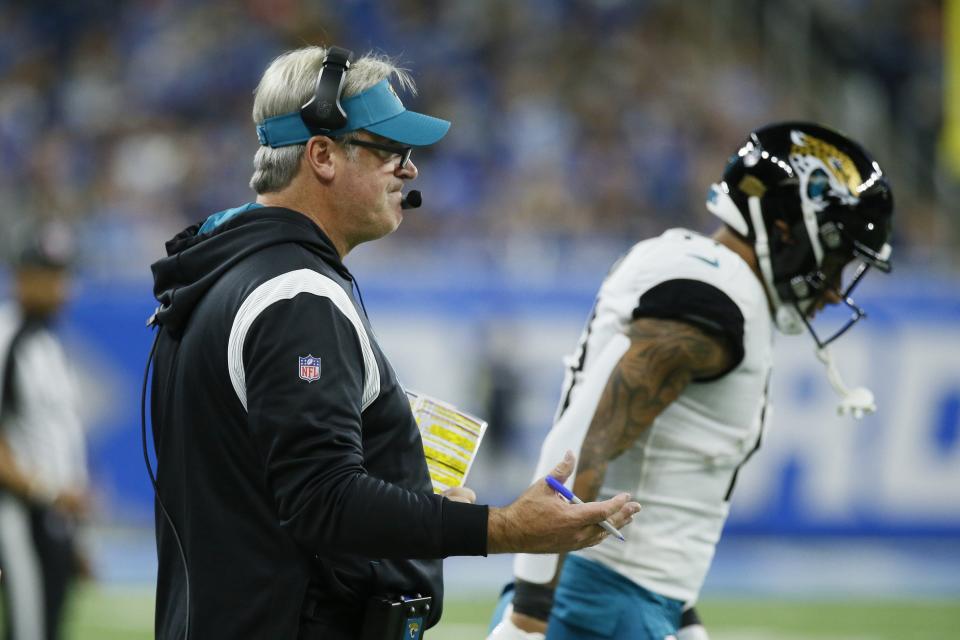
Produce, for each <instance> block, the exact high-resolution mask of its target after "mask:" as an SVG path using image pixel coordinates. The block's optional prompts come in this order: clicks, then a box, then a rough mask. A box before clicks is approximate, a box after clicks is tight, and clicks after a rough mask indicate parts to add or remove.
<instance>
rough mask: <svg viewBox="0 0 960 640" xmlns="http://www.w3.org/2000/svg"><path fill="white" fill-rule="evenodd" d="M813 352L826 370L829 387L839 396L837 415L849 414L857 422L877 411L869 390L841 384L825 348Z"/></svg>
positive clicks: (841, 380)
mask: <svg viewBox="0 0 960 640" xmlns="http://www.w3.org/2000/svg"><path fill="white" fill-rule="evenodd" d="M815 352H816V354H817V359H818V360H820V362H822V363H823V365H824V366H825V367H826V368H827V379H828V380H830V386H831V387H833V390H834V391H836V392H837V394H839V396H840V404H838V405H837V413H838V414H839V415H841V416H842V415H845V414H847V413H849V414H850V415H852V416H853V417H854V418H856V419H858V420H859V419H860V418H862V417H863V416H865V415H867V414H870V413H873V412H874V411H876V410H877V403H876V402H875V401H874V398H873V392H872V391H870V389H867V388H866V387H856V388H855V389H848V388H847V386H846V385H845V384H843V379H842V378H841V377H840V372H839V371H837V367H836V365H835V364H834V363H833V358H832V357H831V356H830V352H829V351H828V350H827V348H826V347H823V348H821V349H816V350H815Z"/></svg>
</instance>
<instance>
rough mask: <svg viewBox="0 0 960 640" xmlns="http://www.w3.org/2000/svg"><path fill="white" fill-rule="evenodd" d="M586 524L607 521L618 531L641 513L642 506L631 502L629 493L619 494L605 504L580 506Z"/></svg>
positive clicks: (596, 503) (605, 501) (594, 503)
mask: <svg viewBox="0 0 960 640" xmlns="http://www.w3.org/2000/svg"><path fill="white" fill-rule="evenodd" d="M578 508H579V509H581V510H582V511H581V517H582V519H583V522H584V523H588V524H592V525H596V524H597V523H598V522H602V521H604V520H607V521H608V522H610V524H612V525H613V526H614V527H616V528H617V529H619V528H621V527H623V526H624V525H626V524H628V523H629V522H630V521H631V520H632V519H633V516H634V515H636V514H637V512H639V511H640V509H641V505H640V503H638V502H634V501H632V500H630V495H629V494H627V493H621V494H618V495H616V496H614V497H612V498H610V499H608V500H604V501H603V502H592V503H587V504H584V505H578Z"/></svg>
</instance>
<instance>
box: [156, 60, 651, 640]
mask: <svg viewBox="0 0 960 640" xmlns="http://www.w3.org/2000/svg"><path fill="white" fill-rule="evenodd" d="M391 79H392V80H393V81H394V82H395V83H396V84H397V85H398V87H399V88H400V89H408V90H410V89H412V88H413V85H412V81H411V80H410V78H409V76H408V75H407V74H405V73H404V72H402V71H400V70H398V69H396V68H395V67H394V66H393V65H392V64H391V63H390V61H389V60H387V59H385V58H381V57H374V56H365V57H362V58H360V59H359V60H356V61H354V62H352V63H351V62H350V60H349V52H346V51H344V50H341V49H337V48H335V47H334V48H331V49H330V50H329V51H328V50H326V49H322V48H319V47H308V48H304V49H299V50H296V51H292V52H288V53H286V54H284V55H282V56H280V57H279V58H277V59H276V60H274V62H273V63H272V64H271V65H270V67H269V68H268V69H267V70H266V72H265V73H264V75H263V78H262V79H261V81H260V84H259V86H258V87H257V90H256V95H255V98H254V106H253V119H254V121H255V122H256V123H257V130H258V136H259V139H260V143H261V147H260V149H259V150H258V152H257V154H256V157H255V159H254V167H255V171H254V174H253V178H252V179H251V186H252V187H253V189H254V190H255V191H256V192H257V194H258V195H257V199H256V202H255V203H250V204H247V205H243V206H240V207H236V208H234V209H230V210H227V211H223V212H220V213H218V214H215V215H212V216H210V217H208V218H207V219H206V220H205V221H204V222H203V223H202V224H198V225H194V226H192V227H190V228H188V229H186V230H185V231H183V232H182V233H180V234H179V235H177V236H176V237H175V238H174V239H173V240H171V241H170V242H169V243H168V244H167V251H168V254H169V257H167V258H164V259H162V260H160V261H159V262H157V263H156V264H154V265H153V271H154V275H155V280H156V282H155V294H156V296H157V299H158V300H159V301H160V303H161V306H160V308H159V310H158V312H157V314H156V316H155V318H156V321H157V322H158V323H159V325H160V327H161V330H160V331H159V333H158V338H157V342H156V345H155V349H156V365H155V369H154V374H153V384H152V415H153V425H154V443H155V447H156V452H157V458H158V496H157V497H158V500H157V507H158V517H157V548H158V555H159V575H158V582H157V615H156V634H157V637H158V638H161V639H163V640H167V639H173V638H178V639H179V638H184V637H193V638H202V639H203V640H209V639H213V640H216V639H220V638H231V639H232V638H238V639H239V638H271V639H274V638H276V639H282V638H289V639H294V638H302V639H307V638H311V639H313V638H316V639H320V638H323V639H325V640H337V639H341V638H342V639H347V638H351V639H352V638H359V637H360V634H361V633H363V634H365V635H364V637H371V634H372V635H373V637H387V636H386V635H384V634H387V633H389V634H393V633H396V636H393V635H391V636H390V637H399V634H400V632H401V630H402V631H403V632H404V633H407V631H408V630H409V631H412V632H414V633H413V634H412V635H409V636H405V637H410V638H411V639H412V640H414V639H415V638H416V637H419V636H418V635H416V634H417V633H419V630H420V629H422V628H423V626H424V624H422V623H425V626H427V627H429V626H432V625H433V624H435V623H436V622H437V621H438V620H439V617H440V611H441V601H442V595H443V589H442V576H441V562H440V559H441V558H443V557H446V556H449V555H457V554H461V555H482V554H487V553H502V552H509V551H526V552H548V551H554V552H555V551H559V550H567V549H572V548H579V547H582V546H585V545H590V544H596V543H598V542H599V541H600V540H601V539H602V538H603V536H604V530H603V529H601V528H600V527H599V526H597V524H598V523H600V522H601V521H603V520H604V519H605V518H606V519H609V520H610V521H611V522H612V523H613V524H614V525H615V526H617V527H620V526H623V525H624V524H625V523H627V522H628V521H629V520H630V516H631V515H632V514H633V513H635V512H636V511H637V510H638V509H639V505H637V504H636V503H633V502H628V496H626V495H625V494H624V495H620V496H617V497H615V498H613V499H611V500H607V501H604V502H602V503H597V504H589V505H568V504H566V503H564V502H563V501H561V500H559V499H557V497H556V496H555V495H554V493H553V492H552V491H550V490H549V489H548V488H547V486H546V485H545V483H544V482H542V481H541V482H538V483H536V484H535V485H534V486H533V487H531V488H530V489H529V490H528V491H526V492H525V493H524V494H523V495H522V496H521V497H520V498H519V499H518V500H517V501H516V502H514V503H513V504H511V505H509V506H508V507H505V508H502V509H497V508H492V507H489V508H488V507H487V506H484V505H476V504H472V502H473V500H474V496H473V492H472V491H470V490H469V489H454V490H453V491H451V492H450V493H449V494H448V495H447V496H441V495H435V494H434V493H433V491H432V487H431V483H430V478H429V476H428V474H427V467H426V463H425V459H424V452H423V448H422V443H421V440H420V436H419V432H418V431H417V427H416V424H415V422H414V419H413V416H412V414H411V411H410V406H409V403H408V400H407V398H406V395H405V393H404V391H403V389H402V388H401V386H400V384H399V382H398V380H397V376H396V374H395V373H394V371H393V369H392V367H391V366H390V363H389V362H388V360H387V358H386V356H385V355H384V354H383V352H382V351H381V350H380V347H379V346H378V345H377V343H376V340H375V337H374V335H373V332H372V331H371V329H370V324H369V321H368V319H367V316H366V312H365V310H364V309H363V306H362V304H357V302H356V301H355V299H354V295H353V287H354V280H353V276H352V275H351V274H350V272H349V271H348V269H347V267H346V266H345V265H344V264H343V262H342V260H343V258H344V257H345V256H346V255H347V254H348V253H349V252H350V250H351V249H353V247H355V246H357V245H358V244H360V243H361V242H366V241H369V240H375V239H377V238H380V237H382V236H385V235H387V234H389V233H391V232H392V231H394V230H395V229H396V228H397V226H398V225H399V224H400V221H401V218H402V213H401V201H402V196H401V189H402V188H403V186H404V183H405V181H407V180H412V179H414V178H416V177H417V167H416V165H415V164H414V163H413V161H412V160H411V151H412V148H413V147H414V146H423V145H429V144H433V143H434V142H436V141H438V140H439V139H440V138H442V137H443V135H444V134H445V133H446V131H447V129H448V127H449V123H448V122H446V121H444V120H440V119H437V118H432V117H429V116H425V115H422V114H418V113H414V112H412V111H407V110H406V109H405V108H404V106H403V104H402V103H401V101H400V99H399V97H398V96H397V93H396V90H395V88H394V86H393V85H391V83H390V80H391ZM341 98H342V101H341ZM558 459H559V457H558ZM572 465H573V459H572V457H571V456H570V455H567V456H565V458H564V460H563V461H562V462H561V463H560V464H559V465H558V466H557V467H556V468H555V469H554V473H555V474H558V475H560V476H561V477H562V478H563V479H566V477H567V475H569V473H570V472H571V471H572V468H573V466H572ZM181 546H182V552H181V550H180V549H181ZM181 563H182V564H183V566H181ZM184 569H186V570H184ZM418 595H422V596H428V597H432V598H433V601H432V603H430V608H429V610H426V609H421V610H419V611H421V612H422V613H423V616H422V617H423V620H417V619H412V620H413V621H412V622H410V627H409V629H407V628H403V629H398V628H393V627H390V628H386V627H384V629H386V630H384V631H377V632H371V631H370V627H371V625H373V624H374V623H375V622H377V620H379V619H380V618H378V615H379V613H378V612H380V613H382V611H383V609H382V607H383V606H384V602H386V603H387V604H388V605H389V603H391V602H392V603H399V602H401V601H402V599H404V598H408V597H409V598H415V597H417V596H418ZM398 608H399V607H395V609H394V610H397V609H398ZM407 609H408V607H406V605H405V606H404V608H403V611H404V615H406V613H405V612H406V611H407ZM364 625H367V626H366V627H364ZM377 634H379V635H377Z"/></svg>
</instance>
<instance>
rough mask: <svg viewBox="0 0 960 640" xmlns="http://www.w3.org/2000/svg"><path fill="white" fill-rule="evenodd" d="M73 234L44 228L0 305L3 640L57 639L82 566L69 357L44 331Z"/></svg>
mask: <svg viewBox="0 0 960 640" xmlns="http://www.w3.org/2000/svg"><path fill="white" fill-rule="evenodd" d="M70 258H71V244H70V236H69V235H68V234H67V232H66V229H65V228H63V227H59V226H47V227H45V228H43V229H42V230H41V231H40V232H39V233H37V234H36V235H35V236H33V237H32V238H31V239H30V241H29V242H27V243H26V246H25V248H24V249H23V250H22V251H21V252H20V255H19V257H18V260H17V262H16V264H15V265H14V294H15V303H8V304H6V305H4V306H3V307H0V372H2V376H3V377H2V381H0V567H2V569H3V575H2V582H0V585H2V591H3V608H4V613H5V615H4V622H5V630H4V638H6V640H55V639H56V638H60V637H61V633H60V622H61V619H62V612H63V609H64V603H65V601H66V598H67V595H68V592H69V588H70V585H71V582H72V581H73V579H74V577H75V575H76V571H75V568H76V567H78V566H80V565H79V564H78V560H79V559H80V556H78V555H77V552H76V549H75V546H74V538H75V532H76V529H77V525H78V523H79V522H80V520H81V519H82V518H83V517H84V516H85V515H86V513H87V505H88V500H87V493H86V487H87V467H86V450H85V442H84V434H83V429H82V427H81V424H80V420H79V418H78V412H77V397H76V394H75V389H74V381H73V379H72V378H71V375H70V367H69V364H68V359H67V356H66V353H65V352H64V349H63V347H62V346H61V344H60V341H59V339H58V338H57V336H56V335H55V333H54V331H53V330H52V327H51V324H52V322H53V320H54V319H55V317H56V315H57V313H58V312H59V311H60V309H61V307H62V306H63V303H64V301H65V299H66V295H67V288H68V272H67V269H68V265H69V263H70Z"/></svg>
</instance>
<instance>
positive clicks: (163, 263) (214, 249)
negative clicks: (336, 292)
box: [150, 207, 353, 333]
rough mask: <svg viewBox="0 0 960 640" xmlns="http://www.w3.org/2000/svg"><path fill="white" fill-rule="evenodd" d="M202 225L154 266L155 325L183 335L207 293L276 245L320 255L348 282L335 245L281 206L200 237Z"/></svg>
mask: <svg viewBox="0 0 960 640" xmlns="http://www.w3.org/2000/svg"><path fill="white" fill-rule="evenodd" d="M200 225H201V223H197V224H194V225H191V226H190V227H187V228H186V229H184V230H183V231H181V232H180V233H178V234H177V235H175V236H174V237H173V238H171V239H170V240H169V241H167V244H166V248H167V257H166V258H161V259H160V260H157V261H156V262H154V263H153V264H152V265H151V266H150V269H151V270H152V271H153V295H154V297H155V298H156V299H157V301H158V302H159V303H160V307H159V308H158V309H157V313H156V320H157V322H159V324H161V325H163V326H164V327H166V328H167V329H168V330H170V331H173V332H175V333H179V332H180V330H181V329H182V328H183V326H184V325H185V324H186V323H187V320H188V319H189V318H190V314H191V313H192V312H193V309H194V308H195V307H196V306H197V303H198V302H199V301H200V300H201V299H202V298H203V296H204V295H205V294H206V293H207V291H208V290H209V289H210V287H212V286H213V285H214V283H215V282H216V281H217V280H218V279H220V276H222V275H223V274H224V273H226V272H227V271H228V270H229V269H230V268H231V267H232V266H233V265H235V264H237V263H238V262H240V261H241V260H243V259H244V258H246V257H247V256H249V255H250V254H252V253H255V252H257V251H260V250H262V249H266V248H267V247H272V246H274V245H277V244H284V243H293V244H297V245H300V246H301V247H304V248H306V249H308V250H309V251H311V252H313V253H316V254H317V255H319V256H320V257H322V258H323V260H324V261H325V262H327V263H328V264H330V265H331V266H332V267H333V268H334V269H336V271H337V272H338V273H340V274H341V275H343V276H344V277H345V278H347V279H349V280H353V276H352V275H351V274H350V272H349V271H348V270H347V268H346V267H345V266H344V264H343V262H342V261H341V260H340V256H339V254H338V253H337V251H336V249H335V248H334V246H333V242H331V241H330V239H329V238H328V237H327V236H326V234H325V233H323V231H321V230H320V227H318V226H317V225H316V224H315V223H314V222H313V221H312V220H310V219H309V218H308V217H307V216H305V215H303V214H302V213H298V212H296V211H293V210H291V209H284V208H282V207H260V208H257V209H253V210H251V211H248V212H246V213H242V214H240V215H238V216H236V217H234V218H233V219H231V220H228V221H227V222H225V223H223V224H222V225H220V226H219V227H217V228H216V229H214V230H213V232H211V233H202V234H201V233H199V231H200Z"/></svg>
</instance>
